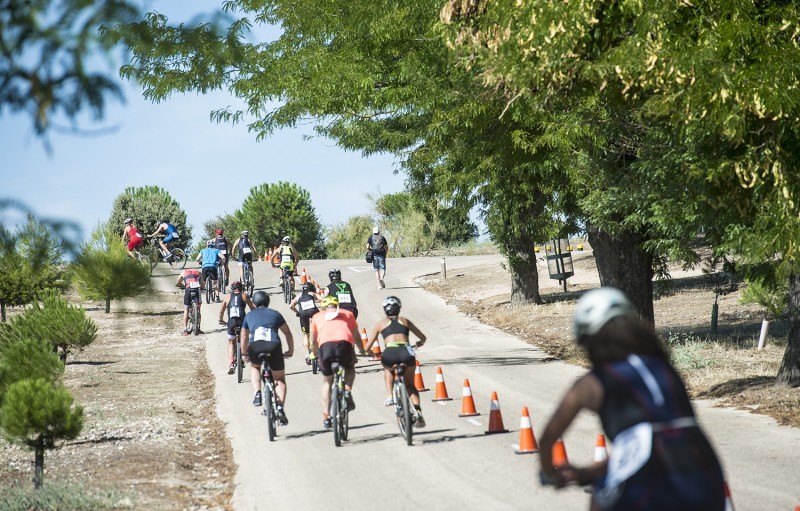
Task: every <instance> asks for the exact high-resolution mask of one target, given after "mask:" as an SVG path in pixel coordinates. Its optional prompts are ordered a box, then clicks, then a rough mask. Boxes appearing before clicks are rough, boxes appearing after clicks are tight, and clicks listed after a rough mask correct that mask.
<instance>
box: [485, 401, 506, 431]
mask: <svg viewBox="0 0 800 511" xmlns="http://www.w3.org/2000/svg"><path fill="white" fill-rule="evenodd" d="M493 433H508V430H507V429H506V428H505V427H503V415H502V414H501V413H500V401H499V400H498V399H497V392H492V404H491V406H490V411H489V430H488V431H486V434H487V435H491V434H493Z"/></svg>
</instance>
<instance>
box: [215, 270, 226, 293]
mask: <svg viewBox="0 0 800 511" xmlns="http://www.w3.org/2000/svg"><path fill="white" fill-rule="evenodd" d="M217 275H218V276H219V278H218V279H217V291H219V296H222V295H224V294H225V286H227V284H228V283H227V282H225V267H223V266H217Z"/></svg>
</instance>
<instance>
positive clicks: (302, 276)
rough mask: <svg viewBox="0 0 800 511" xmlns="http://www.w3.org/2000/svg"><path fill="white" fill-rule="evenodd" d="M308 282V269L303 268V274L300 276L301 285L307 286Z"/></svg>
mask: <svg viewBox="0 0 800 511" xmlns="http://www.w3.org/2000/svg"><path fill="white" fill-rule="evenodd" d="M306 282H308V276H307V275H306V269H305V268H303V273H302V274H301V275H300V283H301V284H305V283H306Z"/></svg>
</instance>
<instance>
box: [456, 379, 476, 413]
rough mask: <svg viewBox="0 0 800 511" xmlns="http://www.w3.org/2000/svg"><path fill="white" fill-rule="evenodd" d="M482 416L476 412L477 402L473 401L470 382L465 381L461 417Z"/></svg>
mask: <svg viewBox="0 0 800 511" xmlns="http://www.w3.org/2000/svg"><path fill="white" fill-rule="evenodd" d="M476 415H480V414H479V413H478V412H477V411H476V410H475V400H474V399H472V388H471V387H470V386H469V380H464V389H463V390H462V391H461V413H460V414H459V415H458V416H459V417H474V416H476Z"/></svg>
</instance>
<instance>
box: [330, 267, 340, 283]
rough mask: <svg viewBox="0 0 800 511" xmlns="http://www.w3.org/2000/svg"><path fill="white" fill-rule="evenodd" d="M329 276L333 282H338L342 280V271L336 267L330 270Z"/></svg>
mask: <svg viewBox="0 0 800 511" xmlns="http://www.w3.org/2000/svg"><path fill="white" fill-rule="evenodd" d="M328 278H329V279H331V282H338V281H340V280H342V272H341V271H340V270H337V269H335V268H334V269H333V270H331V271H329V272H328Z"/></svg>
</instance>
